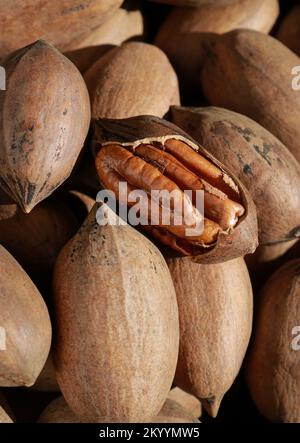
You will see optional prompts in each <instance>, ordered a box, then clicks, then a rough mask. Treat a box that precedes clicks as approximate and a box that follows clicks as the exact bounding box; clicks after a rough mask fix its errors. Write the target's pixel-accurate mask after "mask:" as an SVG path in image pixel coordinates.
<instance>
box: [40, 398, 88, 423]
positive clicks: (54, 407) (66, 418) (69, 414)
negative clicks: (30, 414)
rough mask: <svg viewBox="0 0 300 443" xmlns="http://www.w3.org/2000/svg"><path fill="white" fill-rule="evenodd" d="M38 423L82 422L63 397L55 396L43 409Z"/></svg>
mask: <svg viewBox="0 0 300 443" xmlns="http://www.w3.org/2000/svg"><path fill="white" fill-rule="evenodd" d="M38 423H84V422H83V421H81V420H80V419H79V418H78V417H77V416H76V415H75V414H74V412H73V411H72V410H71V409H70V408H69V406H68V404H67V402H66V400H65V399H64V397H62V396H60V397H57V398H56V399H55V400H52V402H51V403H49V404H48V406H47V407H46V408H45V409H44V411H43V412H42V414H41V415H40V417H39V419H38Z"/></svg>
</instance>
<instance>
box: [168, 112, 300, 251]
mask: <svg viewBox="0 0 300 443" xmlns="http://www.w3.org/2000/svg"><path fill="white" fill-rule="evenodd" d="M171 115H172V117H171V118H172V121H173V122H174V123H175V124H176V125H178V126H179V127H180V128H182V129H183V130H185V131H187V132H188V133H189V134H190V135H191V136H192V137H193V138H194V139H195V140H196V141H197V142H198V143H200V144H201V145H202V146H205V148H206V149H207V150H208V151H209V152H210V153H211V154H212V155H213V156H214V157H215V158H217V159H218V160H219V161H220V162H221V163H222V164H223V165H224V166H226V167H227V168H228V169H229V170H231V171H232V172H233V173H234V175H236V176H237V177H238V179H239V180H241V182H242V183H243V185H244V186H245V187H246V188H247V190H248V191H249V193H250V195H251V197H252V198H253V201H254V203H255V205H256V209H257V218H258V239H259V243H260V244H270V243H277V242H281V241H288V240H291V239H293V238H297V237H299V236H300V210H299V208H300V164H299V163H298V162H297V160H296V159H295V158H294V157H293V155H292V154H291V153H290V152H289V151H288V149H287V148H286V147H285V146H284V145H283V144H282V143H281V142H280V141H279V140H278V139H277V138H276V137H274V136H273V135H272V134H271V133H270V132H268V131H267V130H266V129H264V128H263V127H261V126H260V125H259V124H257V123H256V122H254V121H253V120H251V119H249V118H248V117H245V116H243V115H241V114H237V113H235V112H232V111H229V110H227V109H222V108H216V107H206V108H183V107H174V108H172V110H171Z"/></svg>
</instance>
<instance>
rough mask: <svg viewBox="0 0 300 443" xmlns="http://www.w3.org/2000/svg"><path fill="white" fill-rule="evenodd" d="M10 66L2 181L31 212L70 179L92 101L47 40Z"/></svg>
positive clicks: (3, 106)
mask: <svg viewBox="0 0 300 443" xmlns="http://www.w3.org/2000/svg"><path fill="white" fill-rule="evenodd" d="M4 67H5V68H6V76H7V84H6V91H0V124H1V129H0V140H1V151H0V166H1V168H0V182H1V186H2V187H3V189H4V190H5V191H6V192H7V193H8V194H9V196H10V197H11V198H13V199H14V200H15V201H16V202H17V203H18V204H19V205H20V206H21V207H22V209H23V210H24V211H25V212H30V210H31V209H32V208H33V207H34V206H35V205H36V204H37V203H39V202H40V201H41V200H44V199H45V198H46V197H47V196H48V195H50V194H51V193H52V192H53V191H54V190H55V189H56V188H57V187H58V186H60V184H61V183H62V182H63V181H64V180H66V178H67V177H68V176H69V175H70V173H71V171H72V169H73V166H74V165H75V162H76V160H77V157H78V155H79V153H80V151H81V148H82V146H83V143H84V140H85V137H86V134H87V131H88V128H89V123H90V105H89V97H88V92H87V89H86V86H85V84H84V81H83V79H82V77H81V75H80V73H79V72H78V70H77V69H76V68H75V66H74V65H73V64H72V63H71V62H70V61H69V60H68V59H67V58H66V57H64V56H63V55H62V54H60V53H59V52H58V51H57V50H56V49H55V48H54V47H53V46H50V45H48V44H47V43H45V42H43V41H38V42H36V43H34V44H32V45H30V46H28V47H26V48H24V49H22V50H20V51H18V52H17V53H15V54H14V55H12V56H11V57H10V58H9V59H7V60H6V62H5V63H4ZM16 97H17V98H18V99H16Z"/></svg>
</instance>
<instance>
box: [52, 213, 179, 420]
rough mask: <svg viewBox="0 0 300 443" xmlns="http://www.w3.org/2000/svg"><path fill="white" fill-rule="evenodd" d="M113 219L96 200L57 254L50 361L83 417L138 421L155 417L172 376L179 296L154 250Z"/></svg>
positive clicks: (76, 410)
mask: <svg viewBox="0 0 300 443" xmlns="http://www.w3.org/2000/svg"><path fill="white" fill-rule="evenodd" d="M98 209H99V211H100V210H103V213H104V219H105V220H106V221H107V224H106V225H104V226H101V225H99V224H98V222H97V220H98V221H99V215H98ZM96 214H97V220H96ZM116 221H117V222H119V221H120V219H119V218H118V217H117V216H116V214H115V213H113V212H112V211H111V210H110V209H109V208H108V207H107V206H106V205H97V204H96V205H95V207H94V209H93V210H92V211H91V213H90V214H89V216H88V218H87V220H86V222H85V223H84V225H83V226H82V227H81V229H80V230H79V231H78V233H77V234H76V235H75V236H74V237H73V239H71V240H70V241H69V243H68V244H67V245H66V246H65V247H64V248H63V250H62V252H61V253H60V255H59V257H58V260H57V263H56V267H55V272H54V281H53V288H54V298H55V311H56V323H57V330H56V337H57V340H56V344H55V347H54V362H55V367H56V373H57V379H58V383H59V385H60V388H61V391H62V393H63V395H64V397H65V398H66V400H67V402H68V404H69V405H70V407H71V408H72V410H73V411H74V412H75V413H76V415H78V417H79V418H80V419H82V420H85V421H92V422H97V421H100V422H104V421H105V422H143V421H148V420H150V419H151V418H152V417H153V416H155V415H157V414H158V412H159V411H160V409H161V407H162V405H163V403H164V401H165V399H166V397H167V395H168V392H169V390H170V387H171V384H172V381H173V377H174V373H175V368H176V362H177V356H178V339H179V325H178V310H177V303H176V295H175V290H174V286H173V283H172V279H171V276H170V273H169V270H168V267H167V265H166V263H165V261H164V259H163V257H162V255H161V254H160V252H159V251H158V249H157V248H156V247H155V246H154V245H153V244H152V243H151V242H150V241H149V240H147V239H146V238H145V237H144V236H142V234H140V233H139V232H137V231H136V230H135V229H133V228H131V227H130V226H128V225H124V224H122V225H116V224H115V223H116Z"/></svg>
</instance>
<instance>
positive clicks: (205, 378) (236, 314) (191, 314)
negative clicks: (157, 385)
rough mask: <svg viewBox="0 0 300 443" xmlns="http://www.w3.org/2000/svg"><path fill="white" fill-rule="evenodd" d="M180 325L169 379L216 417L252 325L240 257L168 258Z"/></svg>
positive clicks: (245, 274)
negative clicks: (208, 261) (210, 261)
mask: <svg viewBox="0 0 300 443" xmlns="http://www.w3.org/2000/svg"><path fill="white" fill-rule="evenodd" d="M168 265H169V269H170V271H171V275H172V278H173V282H174V285H175V290H176V295H177V302H178V310H179V324H180V341H179V357H178V363H177V370H176V375H175V383H176V385H177V386H179V387H181V388H182V389H184V390H185V391H187V392H189V393H191V394H193V395H195V396H196V397H198V398H199V399H200V400H201V402H202V405H203V407H204V408H205V409H206V410H207V411H208V413H209V414H210V415H212V416H213V417H215V416H216V415H217V412H218V409H219V406H220V403H221V400H222V398H223V396H224V394H225V393H226V392H227V390H228V389H229V388H230V386H231V385H232V383H233V381H234V379H235V378H236V376H237V374H238V372H239V370H240V367H241V364H242V361H243V358H244V356H245V353H246V349H247V346H248V343H249V339H250V334H251V328H252V305H253V302H252V288H251V283H250V278H249V274H248V271H247V267H246V265H245V262H244V260H243V259H242V258H239V259H236V260H232V261H228V262H226V263H219V264H216V265H200V264H198V263H194V262H193V261H191V260H190V259H187V258H179V259H172V260H168Z"/></svg>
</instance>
